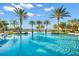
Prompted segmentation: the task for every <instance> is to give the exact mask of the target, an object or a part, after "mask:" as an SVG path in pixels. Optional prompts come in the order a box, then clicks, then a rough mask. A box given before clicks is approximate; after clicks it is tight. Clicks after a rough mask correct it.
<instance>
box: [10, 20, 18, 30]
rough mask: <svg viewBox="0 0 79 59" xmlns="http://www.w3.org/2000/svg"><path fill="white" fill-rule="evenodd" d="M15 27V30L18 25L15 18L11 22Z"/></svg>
mask: <svg viewBox="0 0 79 59" xmlns="http://www.w3.org/2000/svg"><path fill="white" fill-rule="evenodd" d="M11 24H12V25H13V27H14V31H15V30H16V25H18V22H17V21H16V20H13V21H12V23H11Z"/></svg>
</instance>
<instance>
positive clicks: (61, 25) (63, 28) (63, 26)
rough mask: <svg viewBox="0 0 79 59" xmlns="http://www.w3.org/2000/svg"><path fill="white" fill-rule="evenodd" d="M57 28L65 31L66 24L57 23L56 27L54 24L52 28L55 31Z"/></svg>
mask: <svg viewBox="0 0 79 59" xmlns="http://www.w3.org/2000/svg"><path fill="white" fill-rule="evenodd" d="M58 27H59V30H61V31H63V30H65V28H66V23H64V22H60V23H59V26H58V24H55V25H54V28H55V29H57V28H58Z"/></svg>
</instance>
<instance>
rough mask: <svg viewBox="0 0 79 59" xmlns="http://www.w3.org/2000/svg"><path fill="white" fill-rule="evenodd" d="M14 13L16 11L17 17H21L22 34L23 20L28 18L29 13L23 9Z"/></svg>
mask: <svg viewBox="0 0 79 59" xmlns="http://www.w3.org/2000/svg"><path fill="white" fill-rule="evenodd" d="M14 11H15V13H16V15H17V16H19V20H20V33H22V23H23V19H25V18H26V17H27V12H25V10H24V9H22V8H15V10H14Z"/></svg>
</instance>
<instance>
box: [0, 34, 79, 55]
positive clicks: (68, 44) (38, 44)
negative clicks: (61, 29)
mask: <svg viewBox="0 0 79 59" xmlns="http://www.w3.org/2000/svg"><path fill="white" fill-rule="evenodd" d="M0 56H79V36H74V35H62V34H52V35H51V34H47V36H46V35H45V34H44V33H34V36H31V34H28V35H22V36H21V35H7V36H6V37H5V38H3V39H2V40H1V39H0Z"/></svg>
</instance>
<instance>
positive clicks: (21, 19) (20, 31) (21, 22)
mask: <svg viewBox="0 0 79 59" xmlns="http://www.w3.org/2000/svg"><path fill="white" fill-rule="evenodd" d="M21 33H22V17H20V34H21Z"/></svg>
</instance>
